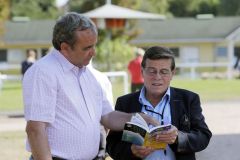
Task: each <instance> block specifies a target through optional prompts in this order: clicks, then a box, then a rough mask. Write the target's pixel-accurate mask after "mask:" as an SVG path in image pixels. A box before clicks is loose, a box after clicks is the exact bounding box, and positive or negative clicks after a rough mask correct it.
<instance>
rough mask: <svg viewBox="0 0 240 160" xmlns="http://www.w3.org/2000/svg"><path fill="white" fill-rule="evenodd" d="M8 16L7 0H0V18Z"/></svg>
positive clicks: (4, 18)
mask: <svg viewBox="0 0 240 160" xmlns="http://www.w3.org/2000/svg"><path fill="white" fill-rule="evenodd" d="M8 16H9V0H0V20H1V21H2V20H6V19H8Z"/></svg>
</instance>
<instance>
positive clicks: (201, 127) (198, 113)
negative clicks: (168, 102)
mask: <svg viewBox="0 0 240 160" xmlns="http://www.w3.org/2000/svg"><path fill="white" fill-rule="evenodd" d="M184 108H185V113H184V114H182V115H181V116H180V117H179V124H178V125H179V126H178V130H179V133H178V140H177V147H176V148H175V149H176V150H175V153H176V154H185V153H194V152H198V151H201V150H203V149H205V148H206V147H207V146H208V144H209V141H210V138H211V136H212V133H211V131H210V130H209V129H208V126H207V124H206V123H205V118H204V116H203V114H202V108H201V104H200V98H199V96H198V95H197V94H190V95H188V96H187V97H186V98H185V100H184Z"/></svg>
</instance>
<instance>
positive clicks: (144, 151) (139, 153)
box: [131, 144, 154, 158]
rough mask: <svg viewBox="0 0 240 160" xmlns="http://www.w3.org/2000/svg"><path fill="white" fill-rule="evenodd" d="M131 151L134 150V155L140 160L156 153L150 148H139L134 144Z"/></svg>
mask: <svg viewBox="0 0 240 160" xmlns="http://www.w3.org/2000/svg"><path fill="white" fill-rule="evenodd" d="M131 150H132V153H133V155H135V156H136V157H139V158H145V157H147V156H148V155H149V154H150V153H152V152H153V151H154V150H153V149H152V148H150V147H144V146H137V145H134V144H132V146H131Z"/></svg>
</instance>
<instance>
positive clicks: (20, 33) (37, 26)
mask: <svg viewBox="0 0 240 160" xmlns="http://www.w3.org/2000/svg"><path fill="white" fill-rule="evenodd" d="M54 24H55V21H54V20H32V21H21V22H15V21H7V22H6V23H5V28H4V34H3V42H4V44H6V45H19V44H43V45H49V44H51V40H52V31H53V26H54Z"/></svg>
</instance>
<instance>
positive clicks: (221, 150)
mask: <svg viewBox="0 0 240 160" xmlns="http://www.w3.org/2000/svg"><path fill="white" fill-rule="evenodd" d="M239 148H240V133H239V134H226V135H213V137H212V139H211V141H210V144H209V146H208V147H207V149H205V150H204V151H202V152H199V153H197V160H240V152H239Z"/></svg>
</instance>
